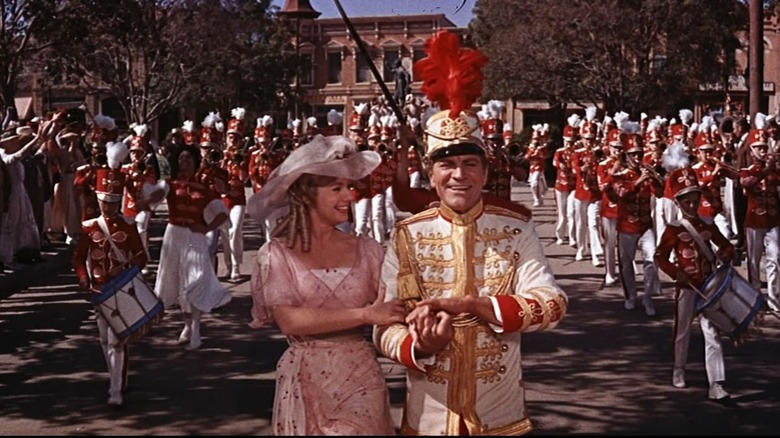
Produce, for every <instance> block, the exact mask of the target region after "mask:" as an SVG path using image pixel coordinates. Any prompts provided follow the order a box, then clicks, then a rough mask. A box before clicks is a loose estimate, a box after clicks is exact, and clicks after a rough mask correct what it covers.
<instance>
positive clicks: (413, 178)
mask: <svg viewBox="0 0 780 438" xmlns="http://www.w3.org/2000/svg"><path fill="white" fill-rule="evenodd" d="M409 187H411V188H413V189H419V188H420V187H422V182H421V178H420V172H419V171H417V172H412V173H410V174H409Z"/></svg>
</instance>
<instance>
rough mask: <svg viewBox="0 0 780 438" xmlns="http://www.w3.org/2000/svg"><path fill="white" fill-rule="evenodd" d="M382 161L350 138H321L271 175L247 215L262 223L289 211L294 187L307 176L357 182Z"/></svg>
mask: <svg viewBox="0 0 780 438" xmlns="http://www.w3.org/2000/svg"><path fill="white" fill-rule="evenodd" d="M381 161H382V157H381V156H380V155H379V154H378V153H376V152H374V151H362V152H358V150H357V146H355V142H354V141H352V140H350V139H349V138H347V137H344V136H342V135H332V136H327V137H323V136H322V135H321V134H317V135H316V136H314V138H313V139H312V140H311V141H309V142H308V143H306V144H304V145H302V146H301V147H299V148H297V149H295V150H293V151H292V152H291V153H290V155H288V156H287V158H286V159H285V160H284V161H283V162H282V164H280V165H279V167H277V168H276V169H274V171H273V172H271V175H270V176H269V178H268V182H267V183H266V185H264V186H263V188H262V189H260V190H259V191H258V192H257V193H255V194H253V195H252V196H251V197H250V198H249V200H248V201H247V211H248V213H249V215H250V216H251V217H252V218H254V219H255V220H258V221H261V220H264V219H265V218H267V217H273V216H274V212H276V211H278V210H281V209H286V208H287V207H288V204H289V190H290V187H291V186H292V185H293V183H295V181H297V180H298V178H300V177H301V175H303V174H305V173H308V174H312V175H321V176H330V177H334V178H346V179H349V180H353V181H356V180H359V179H361V178H364V177H365V176H367V175H369V174H370V173H371V172H372V171H373V170H374V169H376V167H377V166H379V164H380V163H381Z"/></svg>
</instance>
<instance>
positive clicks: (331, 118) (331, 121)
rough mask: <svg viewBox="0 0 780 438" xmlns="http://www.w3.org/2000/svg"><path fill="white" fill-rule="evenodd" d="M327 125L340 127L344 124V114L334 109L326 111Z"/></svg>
mask: <svg viewBox="0 0 780 438" xmlns="http://www.w3.org/2000/svg"><path fill="white" fill-rule="evenodd" d="M327 118H328V125H340V124H342V123H343V122H344V113H341V112H339V111H336V110H334V109H332V110H330V111H328V116H327Z"/></svg>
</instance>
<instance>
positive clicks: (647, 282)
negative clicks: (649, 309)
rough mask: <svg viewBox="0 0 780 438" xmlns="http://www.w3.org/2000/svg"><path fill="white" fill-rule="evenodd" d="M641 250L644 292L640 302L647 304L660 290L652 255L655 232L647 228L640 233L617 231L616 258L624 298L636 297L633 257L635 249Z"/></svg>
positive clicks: (653, 253) (653, 254)
mask: <svg viewBox="0 0 780 438" xmlns="http://www.w3.org/2000/svg"><path fill="white" fill-rule="evenodd" d="M637 248H639V250H640V251H642V262H643V264H642V266H643V270H644V271H643V275H644V286H645V288H644V293H643V296H642V302H643V303H644V304H645V306H647V305H648V304H651V303H652V296H653V295H657V294H658V292H659V290H660V287H661V286H660V283H659V280H658V270H657V269H656V266H655V261H654V259H653V257H654V256H655V248H656V243H655V232H654V231H653V229H652V228H651V229H648V230H647V231H645V232H644V233H642V234H634V233H621V232H618V258H619V260H620V279H621V281H622V283H623V293H624V295H625V297H626V299H631V298H634V299H636V297H637V291H636V271H635V270H634V259H635V258H636V250H637Z"/></svg>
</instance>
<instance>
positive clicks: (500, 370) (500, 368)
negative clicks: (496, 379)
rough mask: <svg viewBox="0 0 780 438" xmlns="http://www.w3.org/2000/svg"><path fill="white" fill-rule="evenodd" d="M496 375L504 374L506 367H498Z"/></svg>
mask: <svg viewBox="0 0 780 438" xmlns="http://www.w3.org/2000/svg"><path fill="white" fill-rule="evenodd" d="M498 373H499V374H504V373H506V367H505V366H504V365H501V366H500V367H498Z"/></svg>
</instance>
